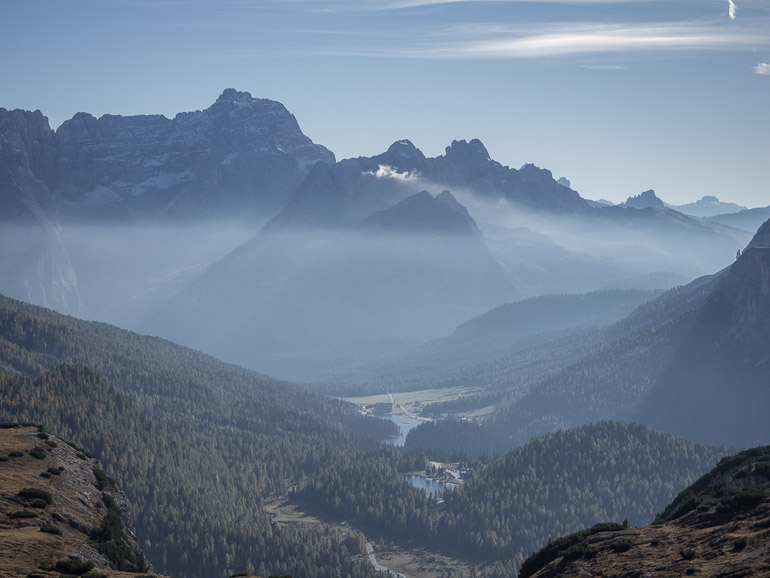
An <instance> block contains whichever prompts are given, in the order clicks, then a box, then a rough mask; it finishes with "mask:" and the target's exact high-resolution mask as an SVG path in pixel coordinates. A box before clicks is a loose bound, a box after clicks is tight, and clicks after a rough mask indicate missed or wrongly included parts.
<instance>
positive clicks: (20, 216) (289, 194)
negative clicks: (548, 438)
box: [0, 89, 750, 379]
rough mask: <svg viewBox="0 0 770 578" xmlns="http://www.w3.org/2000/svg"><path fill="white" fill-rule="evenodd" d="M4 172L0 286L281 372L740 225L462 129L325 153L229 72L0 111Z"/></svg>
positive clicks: (725, 256)
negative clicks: (154, 96)
mask: <svg viewBox="0 0 770 578" xmlns="http://www.w3.org/2000/svg"><path fill="white" fill-rule="evenodd" d="M0 174H1V175H2V177H0V178H2V181H0V191H2V195H0V215H2V217H1V218H2V219H3V222H4V226H3V230H2V232H0V236H2V240H3V257H4V258H3V260H2V265H0V269H2V271H0V272H2V273H3V274H2V276H1V277H0V291H3V292H5V293H6V294H8V295H10V296H13V297H17V298H21V299H25V300H28V301H30V302H33V303H38V304H41V305H47V306H51V307H55V308H57V309H58V310H60V311H64V312H67V313H72V314H76V315H81V316H85V317H88V318H92V319H99V320H103V321H109V322H113V323H116V324H119V325H122V326H124V327H129V328H132V329H137V330H141V331H144V332H152V333H155V334H158V335H162V336H165V337H171V338H174V339H177V340H179V341H181V342H183V343H185V344H188V345H192V346H196V347H201V348H203V349H205V350H206V351H208V352H210V353H215V354H217V355H221V356H223V357H225V358H226V359H227V360H229V361H233V362H237V363H240V364H244V365H248V366H249V367H252V368H255V369H259V370H261V371H269V372H272V373H275V374H277V375H281V376H284V377H291V378H295V379H296V378H303V379H307V378H311V377H313V376H314V375H317V374H319V373H324V372H329V371H330V370H331V369H333V368H334V369H340V368H345V367H353V366H355V365H358V364H361V363H364V362H367V361H370V360H374V359H375V358H377V357H381V356H382V355H386V354H390V353H396V352H399V351H404V350H406V349H408V348H410V347H411V346H413V345H415V344H417V343H419V342H422V341H425V340H429V339H433V338H437V337H440V336H442V335H445V334H447V333H448V332H450V331H451V330H452V329H453V328H454V327H456V326H457V325H458V324H460V323H462V322H463V321H466V320H468V319H470V318H472V317H474V316H477V315H479V314H481V313H483V312H484V311H485V310H487V309H490V308H492V307H495V306H497V305H500V304H502V303H505V302H511V301H516V300H519V299H522V298H526V297H533V296H538V295H545V294H549V293H582V292H587V291H597V290H603V289H611V288H630V287H636V286H637V284H638V283H642V284H644V288H646V289H667V288H669V287H671V286H672V285H674V284H677V283H680V282H682V281H683V280H687V279H691V278H693V277H696V276H699V275H703V274H705V273H709V272H711V271H714V270H716V269H719V268H721V267H724V266H725V265H726V264H728V263H729V262H730V261H731V260H732V258H733V256H734V255H735V253H736V251H738V250H739V249H740V248H742V247H743V246H745V244H746V243H747V242H748V241H749V239H750V234H749V233H747V232H745V231H744V230H741V229H736V228H733V227H731V226H729V225H725V224H721V223H719V222H716V221H715V222H705V221H702V220H699V219H696V218H693V217H689V216H686V215H683V214H682V213H679V212H677V211H674V210H672V209H668V208H665V207H663V208H661V207H656V208H649V207H648V208H643V209H638V210H637V209H632V208H630V207H614V206H612V207H610V206H600V207H595V206H592V205H591V204H590V203H588V202H587V201H586V200H585V199H583V198H582V197H581V196H580V195H579V194H578V192H576V191H575V190H573V189H571V188H570V184H569V182H568V181H566V180H565V179H560V180H558V181H557V180H555V179H554V178H553V175H552V173H551V172H550V171H548V170H547V169H542V168H538V167H537V166H535V165H534V164H531V163H528V164H525V165H523V166H522V167H521V168H519V169H513V168H510V167H507V166H504V165H502V164H501V163H499V162H497V161H495V160H493V159H492V158H491V156H490V154H489V152H488V151H487V149H486V147H485V146H484V145H483V144H482V143H481V141H480V140H478V139H471V140H469V141H466V140H455V141H453V142H452V143H451V144H450V145H449V146H448V147H447V148H446V150H445V152H444V154H443V155H440V156H437V157H433V158H430V157H426V156H425V155H424V154H423V153H422V152H421V151H420V150H419V149H418V148H417V147H416V146H415V145H414V144H413V143H411V142H410V141H408V140H400V141H397V142H395V143H393V144H392V145H391V146H390V147H389V148H388V149H387V150H386V151H385V152H384V153H382V154H380V155H375V156H373V157H359V158H351V159H344V160H341V161H339V162H337V161H336V159H335V157H334V155H333V154H332V153H331V152H330V151H329V150H328V149H326V148H324V147H323V146H321V145H318V144H315V143H313V142H312V141H311V140H310V139H309V138H308V137H306V136H305V135H304V134H303V133H302V132H301V130H300V128H299V125H298V124H297V121H296V119H295V118H294V117H293V116H292V115H291V114H290V113H289V112H288V111H287V110H286V109H285V107H283V105H281V104H280V103H278V102H275V101H271V100H267V99H258V98H252V96H251V95H250V94H249V93H246V92H239V91H237V90H234V89H227V90H225V91H224V92H223V93H222V94H221V96H220V97H219V98H218V99H217V100H216V102H214V103H213V104H212V105H211V106H210V107H208V108H206V109H205V110H202V111H194V112H185V113H179V114H177V115H175V116H174V117H173V118H171V119H169V118H166V117H164V116H161V115H150V116H132V117H121V116H115V115H104V116H102V117H101V118H98V119H97V118H95V117H93V116H91V115H89V114H87V113H78V114H76V115H75V116H74V117H73V118H72V119H70V120H68V121H65V122H64V123H63V124H62V125H61V126H60V127H59V128H57V129H56V131H53V130H51V128H50V127H49V126H48V122H47V120H46V118H45V117H44V116H43V115H42V114H41V113H40V112H38V111H36V112H26V111H20V110H16V111H7V110H4V109H2V110H0ZM194 319H199V320H200V322H199V323H196V322H194V321H193V320H194Z"/></svg>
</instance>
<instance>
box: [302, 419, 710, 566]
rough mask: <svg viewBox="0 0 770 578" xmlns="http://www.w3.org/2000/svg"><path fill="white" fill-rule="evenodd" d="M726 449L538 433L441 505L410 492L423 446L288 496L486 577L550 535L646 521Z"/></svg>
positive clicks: (314, 481)
mask: <svg viewBox="0 0 770 578" xmlns="http://www.w3.org/2000/svg"><path fill="white" fill-rule="evenodd" d="M724 453H725V450H724V448H717V447H712V446H704V445H700V444H693V443H690V442H687V441H685V440H682V439H680V438H675V437H673V436H670V435H668V434H664V433H661V432H657V431H654V430H651V429H650V428H648V427H646V426H641V425H634V424H625V423H620V422H601V423H599V424H596V425H591V426H584V427H582V428H578V429H574V430H569V431H566V432H558V433H552V434H549V435H547V436H545V437H542V438H536V439H533V440H532V441H530V442H529V443H528V444H526V445H525V446H524V447H522V448H519V449H517V450H514V451H511V452H509V453H507V454H505V455H503V456H501V457H500V458H498V459H496V460H495V461H493V462H491V463H489V464H488V465H487V466H483V464H482V465H480V467H479V469H478V470H477V471H476V472H474V474H473V476H472V477H471V478H470V479H469V480H468V481H467V482H466V483H465V484H464V485H463V486H462V487H461V488H460V489H457V490H454V491H448V492H445V493H444V500H445V503H444V504H443V505H442V506H440V507H439V505H438V503H437V500H436V499H435V498H431V497H429V496H427V495H426V494H425V493H424V492H422V491H419V490H416V489H415V488H413V487H412V486H410V485H408V484H407V483H406V481H404V479H403V472H407V471H410V469H411V468H414V467H416V465H417V463H418V461H419V460H417V459H416V458H417V457H419V456H420V454H419V453H417V454H415V453H408V454H398V453H396V452H393V453H390V454H381V456H382V458H381V459H379V460H375V461H372V460H365V459H358V458H357V457H355V456H350V457H348V458H347V459H345V460H344V461H342V462H337V463H335V464H334V465H333V466H331V467H329V468H325V469H323V470H321V471H320V472H318V474H316V475H314V476H311V478H310V480H308V482H307V483H305V484H304V486H303V487H301V489H300V490H299V491H298V492H296V493H295V494H294V500H295V501H296V502H298V503H300V504H304V505H305V507H307V508H309V509H311V510H313V511H319V510H320V511H323V512H325V513H327V514H328V515H332V516H335V517H338V518H352V519H356V520H357V523H359V524H362V525H364V527H366V528H372V529H373V531H379V532H380V533H381V534H382V535H383V536H385V537H386V538H388V539H399V538H400V539H402V540H403V539H406V540H408V541H410V542H411V543H412V544H414V545H418V546H426V547H429V548H438V549H441V551H450V552H452V553H453V554H454V555H456V556H461V557H465V558H468V559H471V560H475V561H476V562H477V563H480V564H481V565H482V567H483V570H484V572H485V573H486V574H487V575H489V576H500V577H502V576H512V575H514V574H515V572H516V571H517V569H518V566H519V565H520V564H521V562H522V561H523V560H524V557H525V556H526V555H527V554H528V553H529V552H531V551H532V550H533V549H536V548H539V547H541V546H542V545H544V544H545V543H546V542H547V541H548V540H549V539H551V538H555V537H556V536H558V535H561V534H564V533H567V532H571V531H575V530H577V529H579V528H582V527H585V526H589V525H592V524H595V523H597V522H601V521H606V520H615V521H620V520H623V519H627V520H628V521H629V522H630V523H632V524H641V523H645V522H649V521H651V520H652V518H653V517H654V515H655V513H656V512H659V511H660V510H661V509H662V508H663V507H664V506H665V504H667V503H668V502H669V501H670V500H671V499H672V497H673V496H675V495H676V494H677V492H678V491H679V490H680V488H683V487H685V486H686V485H687V484H689V483H691V482H692V481H693V480H694V479H695V478H697V476H698V475H699V474H700V473H702V472H705V471H707V470H708V469H709V468H710V467H712V466H713V465H714V463H716V461H717V459H718V458H719V457H720V456H722V455H724Z"/></svg>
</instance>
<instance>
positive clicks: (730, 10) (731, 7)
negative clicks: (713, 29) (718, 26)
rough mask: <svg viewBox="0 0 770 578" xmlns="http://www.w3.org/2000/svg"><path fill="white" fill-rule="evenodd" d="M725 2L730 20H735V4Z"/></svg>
mask: <svg viewBox="0 0 770 578" xmlns="http://www.w3.org/2000/svg"><path fill="white" fill-rule="evenodd" d="M727 2H728V6H727V13H728V14H729V15H730V20H735V12H736V10H737V9H738V8H737V7H736V6H735V2H733V0H727Z"/></svg>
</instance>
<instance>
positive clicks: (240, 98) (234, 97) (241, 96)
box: [217, 88, 253, 103]
mask: <svg viewBox="0 0 770 578" xmlns="http://www.w3.org/2000/svg"><path fill="white" fill-rule="evenodd" d="M251 100H253V99H252V97H251V93H248V92H241V91H238V90H235V89H234V88H226V89H225V90H224V92H222V94H221V95H220V97H219V98H218V99H217V102H235V103H240V102H244V101H246V102H248V101H251Z"/></svg>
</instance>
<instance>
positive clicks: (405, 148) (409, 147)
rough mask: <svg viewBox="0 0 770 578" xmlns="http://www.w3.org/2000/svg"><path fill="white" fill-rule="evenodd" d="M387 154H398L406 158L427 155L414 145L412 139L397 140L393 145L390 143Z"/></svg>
mask: <svg viewBox="0 0 770 578" xmlns="http://www.w3.org/2000/svg"><path fill="white" fill-rule="evenodd" d="M386 154H391V155H396V156H399V157H401V158H405V159H414V158H421V159H423V158H425V155H423V154H422V151H421V150H420V149H418V148H417V147H416V146H414V144H413V143H412V141H410V140H407V139H403V140H397V141H396V142H394V143H393V144H392V145H390V147H389V148H388V152H387V153H386Z"/></svg>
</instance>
